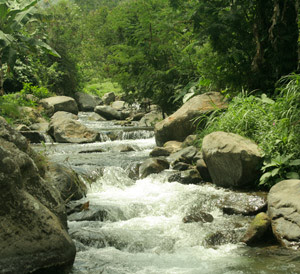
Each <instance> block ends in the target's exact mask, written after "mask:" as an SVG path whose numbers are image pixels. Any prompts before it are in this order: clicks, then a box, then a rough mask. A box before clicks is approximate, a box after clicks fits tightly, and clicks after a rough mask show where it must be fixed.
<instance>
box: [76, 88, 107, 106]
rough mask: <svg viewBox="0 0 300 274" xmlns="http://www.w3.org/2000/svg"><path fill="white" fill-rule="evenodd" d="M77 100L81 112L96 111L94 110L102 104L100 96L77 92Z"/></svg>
mask: <svg viewBox="0 0 300 274" xmlns="http://www.w3.org/2000/svg"><path fill="white" fill-rule="evenodd" d="M75 100H76V102H77V104H78V108H79V110H81V111H94V108H95V107H96V106H98V105H101V104H102V100H101V99H100V98H99V97H98V96H94V95H90V94H87V93H84V92H76V93H75Z"/></svg>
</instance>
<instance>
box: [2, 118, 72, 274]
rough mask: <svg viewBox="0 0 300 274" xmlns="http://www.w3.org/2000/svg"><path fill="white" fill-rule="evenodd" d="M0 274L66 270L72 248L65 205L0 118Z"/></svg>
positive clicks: (21, 140) (25, 146)
mask: <svg viewBox="0 0 300 274" xmlns="http://www.w3.org/2000/svg"><path fill="white" fill-rule="evenodd" d="M0 143H1V146H0V216H1V218H0V227H1V230H0V272H1V273H31V272H34V271H40V272H43V271H44V272H47V271H49V270H50V269H51V271H52V272H55V273H63V272H64V271H68V270H69V269H70V268H71V266H72V264H73V261H74V258H75V253H76V249H75V245H74V244H73V242H72V240H71V238H70V236H69V235H68V233H67V218H66V212H65V206H64V203H63V201H62V199H61V196H60V194H59V192H58V191H57V189H55V187H54V186H53V182H52V181H47V180H45V179H44V178H43V177H42V176H41V175H40V172H39V169H38V167H37V165H38V164H40V163H38V162H37V160H38V158H31V155H34V153H33V152H32V150H31V148H30V146H29V145H28V143H27V141H26V139H25V137H23V136H22V135H21V134H20V133H19V132H17V131H15V130H13V129H12V128H11V127H10V126H9V125H8V124H7V123H6V122H5V121H4V119H3V118H2V117H1V118H0Z"/></svg>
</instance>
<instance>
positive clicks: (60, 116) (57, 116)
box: [51, 111, 78, 120]
mask: <svg viewBox="0 0 300 274" xmlns="http://www.w3.org/2000/svg"><path fill="white" fill-rule="evenodd" d="M66 118H69V119H73V120H77V119H78V116H77V115H75V114H73V113H71V112H66V111H57V112H55V113H54V114H53V115H52V117H51V120H63V119H66Z"/></svg>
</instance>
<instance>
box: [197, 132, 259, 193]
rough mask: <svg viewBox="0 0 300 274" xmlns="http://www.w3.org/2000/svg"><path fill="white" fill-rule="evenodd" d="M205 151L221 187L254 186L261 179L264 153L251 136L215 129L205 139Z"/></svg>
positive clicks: (205, 155) (205, 157)
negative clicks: (247, 137)
mask: <svg viewBox="0 0 300 274" xmlns="http://www.w3.org/2000/svg"><path fill="white" fill-rule="evenodd" d="M202 153H203V159H204V161H205V163H206V165H207V168H208V170H209V174H210V175H211V178H212V182H213V183H214V184H216V185H218V186H223V187H236V188H250V187H253V186H254V183H255V181H256V180H257V179H258V178H259V175H260V167H261V164H262V155H261V152H260V150H259V148H258V146H257V145H256V144H255V143H254V142H252V141H250V140H249V139H246V138H244V137H241V136H239V135H237V134H232V133H226V132H213V133H211V134H209V135H207V136H205V138H204V139H203V144H202Z"/></svg>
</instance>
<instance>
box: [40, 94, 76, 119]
mask: <svg viewBox="0 0 300 274" xmlns="http://www.w3.org/2000/svg"><path fill="white" fill-rule="evenodd" d="M40 103H41V105H42V106H43V107H44V108H45V109H46V111H47V112H48V115H49V116H52V115H53V114H54V113H55V112H57V111H66V112H71V113H74V114H78V107H77V103H76V101H75V100H74V99H73V98H72V97H68V96H54V97H49V98H46V99H43V100H41V101H40ZM51 113H52V114H51Z"/></svg>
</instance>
